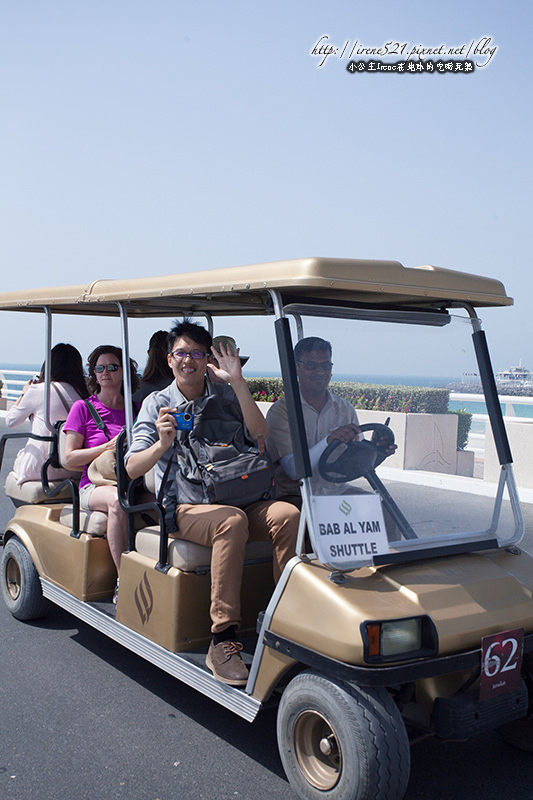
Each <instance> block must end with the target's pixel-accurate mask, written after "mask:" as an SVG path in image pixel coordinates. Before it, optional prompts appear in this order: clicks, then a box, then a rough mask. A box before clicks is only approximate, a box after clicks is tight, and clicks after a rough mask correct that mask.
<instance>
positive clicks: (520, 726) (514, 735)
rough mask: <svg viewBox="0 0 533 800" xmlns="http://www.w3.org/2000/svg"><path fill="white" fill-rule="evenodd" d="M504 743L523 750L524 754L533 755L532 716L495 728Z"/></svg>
mask: <svg viewBox="0 0 533 800" xmlns="http://www.w3.org/2000/svg"><path fill="white" fill-rule="evenodd" d="M496 730H497V731H498V733H499V735H500V736H501V738H502V739H503V741H504V742H506V743H507V744H510V745H511V747H515V748H516V749H517V750H523V751H524V752H525V753H533V716H529V717H524V718H523V719H515V720H513V722H507V723H506V724H505V725H501V726H500V727H499V728H496Z"/></svg>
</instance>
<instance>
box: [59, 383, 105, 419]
mask: <svg viewBox="0 0 533 800" xmlns="http://www.w3.org/2000/svg"><path fill="white" fill-rule="evenodd" d="M52 386H53V387H54V389H55V390H56V392H57V396H58V397H59V399H60V400H61V402H62V403H63V408H64V409H65V411H66V412H67V414H68V413H69V411H70V404H69V403H67V401H66V400H65V397H64V395H63V394H62V392H60V391H59V386H58V385H57V383H55V382H53V383H52ZM95 411H96V409H95Z"/></svg>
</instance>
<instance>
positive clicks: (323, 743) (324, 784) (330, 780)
mask: <svg viewBox="0 0 533 800" xmlns="http://www.w3.org/2000/svg"><path fill="white" fill-rule="evenodd" d="M294 751H295V755H296V758H297V759H298V763H299V765H300V769H301V770H302V773H303V774H304V775H305V778H306V780H307V781H308V782H309V783H310V784H311V785H312V786H314V787H315V788H316V789H319V790H320V791H323V792H325V791H328V790H331V789H333V787H334V786H336V784H337V783H338V782H339V779H340V776H341V773H342V754H341V752H340V750H339V746H338V742H337V736H336V733H335V731H334V729H333V728H332V726H331V725H330V724H329V722H328V720H327V719H326V717H324V716H323V715H322V714H320V713H319V712H318V711H303V712H302V713H301V714H299V716H298V717H297V719H296V720H295V724H294Z"/></svg>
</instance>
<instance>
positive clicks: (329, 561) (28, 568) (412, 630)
mask: <svg viewBox="0 0 533 800" xmlns="http://www.w3.org/2000/svg"><path fill="white" fill-rule="evenodd" d="M511 304H512V300H511V298H509V297H508V296H507V295H506V293H505V290H504V287H503V286H502V284H501V283H500V282H499V281H496V280H492V279H489V278H484V277H480V276H476V275H469V274H466V273H462V272H456V271H450V270H445V269H440V268H436V267H432V266H423V267H412V268H406V267H404V266H402V265H401V264H400V263H398V262H395V261H365V260H351V259H350V260H349V259H346V260H345V259H326V258H306V259H297V260H290V261H283V262H276V263H269V264H256V265H252V266H242V267H238V268H232V269H217V270H210V271H200V272H194V273H179V274H175V275H166V276H162V277H148V278H143V279H131V280H95V281H93V282H91V283H88V284H86V285H76V286H62V287H54V288H47V289H32V290H24V291H21V292H11V293H3V294H0V310H1V311H10V312H13V311H18V312H21V313H26V314H28V313H30V314H31V313H35V314H41V315H43V316H44V322H45V331H46V352H47V353H49V352H50V350H51V347H52V343H53V334H52V329H53V322H54V321H55V320H56V318H57V316H58V315H72V316H73V317H74V316H77V315H84V316H87V317H91V316H94V317H97V318H102V317H116V318H117V319H118V321H119V323H120V327H121V344H122V348H123V351H124V354H125V357H126V358H127V357H128V356H129V349H130V348H129V342H130V326H132V325H134V324H135V322H136V320H137V319H153V320H154V321H155V320H157V321H158V325H159V324H160V322H159V321H160V320H161V319H162V318H166V319H168V320H169V323H170V320H172V319H173V318H175V317H180V316H195V317H196V316H199V315H200V316H202V317H203V318H204V319H205V322H206V325H207V326H208V327H209V328H210V330H211V332H212V333H213V334H216V333H218V332H219V331H217V330H216V325H217V322H218V321H219V319H223V320H224V328H225V330H224V331H222V332H224V333H226V332H228V325H229V324H231V321H229V322H228V318H232V319H233V320H234V324H235V326H236V327H237V326H238V325H242V324H249V325H250V331H251V330H255V327H256V326H258V325H259V324H261V325H264V326H265V330H268V327H269V326H270V325H269V324H270V323H271V324H272V325H273V328H274V336H273V337H271V341H272V348H274V343H275V345H276V346H277V351H278V354H279V364H280V368H281V374H282V376H283V384H284V391H285V396H286V402H287V409H288V415H289V422H290V430H291V439H292V448H293V452H294V456H295V463H296V469H297V474H298V476H299V477H300V486H301V494H302V512H301V522H300V530H299V538H298V546H297V552H296V553H295V555H294V558H292V560H291V561H290V562H289V563H288V565H287V566H286V568H285V571H284V573H283V575H282V577H281V580H280V581H279V583H278V584H277V585H276V587H275V588H274V586H273V584H272V578H271V554H270V552H269V547H268V546H265V545H264V544H262V543H260V544H257V543H251V544H249V545H248V550H247V553H246V564H245V570H244V578H243V587H242V608H243V622H242V631H241V633H242V636H243V639H244V642H245V652H244V658H245V661H247V663H248V665H249V667H250V673H249V680H248V683H247V685H246V687H244V688H234V687H231V686H227V685H224V684H221V683H219V682H217V681H216V680H215V678H214V677H213V675H212V674H211V673H210V672H209V670H208V669H207V668H206V667H205V664H204V661H205V653H206V650H207V646H208V643H209V638H210V620H209V592H210V558H211V554H210V550H209V549H208V548H204V547H200V546H198V545H193V544H191V543H189V542H184V541H180V540H179V539H174V538H172V539H169V538H168V536H167V534H166V531H165V525H164V516H163V514H162V511H161V509H159V508H158V506H157V503H153V504H143V505H142V506H139V505H138V504H136V501H135V495H134V492H133V490H132V489H131V486H130V485H129V484H128V483H127V481H126V479H125V474H124V470H123V469H121V468H120V455H121V451H119V453H118V456H119V458H118V461H119V469H118V480H119V493H120V496H121V498H122V502H123V507H124V508H125V510H126V512H127V514H128V541H129V549H128V552H126V553H124V554H123V556H122V564H121V582H120V593H119V599H118V605H117V607H116V612H115V606H114V605H113V604H112V602H111V594H112V590H113V586H114V583H115V577H116V576H115V570H114V567H113V563H112V560H111V557H110V555H109V551H108V548H107V544H106V541H105V530H106V518H105V515H103V514H100V513H86V512H80V508H79V502H78V495H77V481H76V477H75V476H73V477H71V478H69V479H66V480H65V481H62V482H60V483H55V484H54V483H52V482H49V481H48V478H47V468H48V466H49V465H50V464H52V465H54V466H59V465H61V463H62V462H61V458H62V448H61V434H60V432H59V429H58V428H56V427H55V426H54V424H53V421H50V422H49V430H50V437H49V439H50V443H51V450H50V457H49V459H48V461H47V462H46V463H45V464H44V465H43V469H42V479H41V481H40V482H36V483H31V485H30V484H27V485H26V484H23V485H22V486H20V487H17V486H16V485H15V484H14V481H13V476H10V475H8V476H7V480H6V493H7V494H8V495H9V496H10V497H11V498H12V499H13V502H14V504H15V506H16V509H15V512H14V516H13V517H12V519H10V520H9V522H8V524H7V526H6V528H5V532H4V533H3V555H2V561H1V573H0V583H1V590H2V594H3V597H4V600H5V602H6V604H7V606H8V608H9V610H10V611H11V613H12V614H13V615H14V616H15V617H17V618H19V619H22V620H27V619H32V618H35V617H38V616H40V615H42V614H44V613H45V612H46V608H47V606H48V605H49V604H50V602H52V603H54V604H57V605H58V606H61V607H62V608H64V609H67V610H68V611H69V612H70V613H72V614H74V615H75V616H77V617H79V618H80V619H82V620H84V621H85V622H87V623H88V624H90V625H92V626H94V627H95V628H97V629H99V630H100V631H101V632H102V633H103V634H105V635H107V636H109V637H111V638H112V639H115V640H116V641H118V642H120V643H122V644H123V645H124V646H125V647H128V648H130V649H131V650H132V651H134V652H136V653H137V654H139V655H141V656H142V657H143V658H145V659H147V660H148V661H150V662H152V663H153V664H156V665H157V666H158V667H160V668H161V669H162V670H164V671H166V672H167V673H169V674H170V675H172V676H174V677H175V678H177V679H178V680H180V681H183V682H184V683H186V684H188V685H189V686H191V687H193V688H194V689H195V690H197V691H199V692H202V693H204V694H206V695H207V696H209V697H210V698H212V699H213V700H214V701H216V702H218V703H220V704H221V705H223V706H225V707H226V708H228V709H230V710H232V711H234V712H235V713H236V714H238V715H240V716H241V717H243V718H244V719H246V720H248V721H250V722H251V721H253V720H254V719H255V717H256V716H257V714H258V713H259V712H260V710H261V708H262V707H263V705H264V704H265V703H266V702H267V701H268V702H273V701H275V702H276V703H277V704H278V726H277V727H278V746H279V751H280V755H281V759H282V762H283V765H284V767H285V770H286V773H287V776H288V778H289V781H290V782H291V784H292V786H293V787H294V790H295V791H296V793H297V794H298V795H299V796H300V797H302V798H312V799H313V800H318V798H321V799H323V798H329V800H340V799H341V798H342V799H343V800H350V799H351V800H354V799H355V798H358V800H371V799H373V798H381V800H400V798H401V797H402V796H403V794H404V792H405V788H406V785H407V782H408V778H409V763H410V757H409V753H410V749H409V740H410V737H411V736H412V735H419V734H420V732H423V733H425V734H427V735H431V734H433V735H436V736H440V737H444V738H449V737H453V738H466V737H469V736H473V735H475V734H476V733H478V732H479V731H480V730H483V729H486V728H499V729H501V730H502V732H503V734H504V735H506V736H507V737H508V738H510V739H511V738H513V739H515V740H516V732H517V730H518V727H517V725H516V724H515V721H516V720H520V721H521V726H520V730H522V731H524V730H525V733H523V735H522V739H521V740H520V741H519V742H518V743H519V745H520V746H524V747H525V748H526V749H527V748H528V747H530V746H531V747H533V741H529V729H528V728H527V726H526V728H525V729H524V724H523V720H524V719H527V714H528V707H529V702H530V698H529V696H528V685H531V680H530V678H529V675H528V669H529V667H530V665H531V663H530V662H531V657H530V653H531V652H532V651H533V611H532V609H533V605H532V602H531V598H532V592H533V559H532V558H531V557H530V556H529V555H528V554H526V553H525V552H523V551H521V549H520V548H519V546H518V545H519V543H520V540H521V539H522V537H523V534H524V523H523V518H522V513H521V510H520V504H519V499H518V494H517V490H516V487H515V482H514V478H513V470H512V457H511V453H510V449H509V445H508V441H507V436H506V432H505V428H504V424H503V419H502V415H501V410H500V406H499V403H498V397H497V392H496V386H495V382H494V376H493V372H492V368H491V363H490V358H489V353H488V348H487V344H486V340H485V335H484V332H483V330H482V327H481V321H480V319H479V317H478V313H477V310H478V309H482V308H483V307H490V306H494V307H498V306H500V307H504V306H508V305H511ZM154 324H155V322H154ZM251 326H254V328H252V327H251ZM230 332H233V331H230ZM309 334H318V335H321V336H324V337H325V338H326V339H331V340H332V341H333V348H334V360H335V362H336V363H337V362H338V361H339V362H341V364H342V365H343V366H344V368H343V369H342V371H343V372H345V373H349V374H351V375H357V374H358V372H360V371H364V370H361V364H362V363H364V364H372V366H374V367H375V369H376V371H377V372H378V373H384V372H389V373H391V372H394V371H398V372H399V371H400V367H404V366H405V367H408V368H409V369H411V371H412V372H413V373H415V369H417V368H419V367H420V370H422V364H423V363H425V362H427V366H426V367H424V372H422V371H420V373H416V374H425V375H433V374H438V373H437V370H438V362H439V359H441V358H444V360H446V359H448V364H447V367H446V368H448V369H449V359H450V357H451V356H450V353H451V352H452V351H453V352H456V353H457V359H458V360H457V362H456V363H455V364H454V369H459V367H460V365H462V363H463V362H462V360H461V359H466V358H472V359H473V358H474V355H472V356H470V355H468V356H466V355H465V353H467V352H468V354H470V352H472V353H473V354H475V362H474V363H475V364H477V366H476V369H477V370H479V374H480V376H481V381H482V384H483V389H484V391H485V396H486V403H487V410H488V414H489V417H490V425H491V432H492V434H489V435H492V436H493V437H494V441H495V446H496V450H497V453H498V457H499V461H500V464H501V473H500V479H499V483H498V485H497V486H495V491H494V496H493V497H492V498H491V499H490V500H489V499H487V498H475V497H473V496H472V494H467V493H461V492H459V491H458V490H457V486H459V484H458V483H457V484H454V481H457V480H458V479H457V476H456V475H455V474H454V470H455V461H454V458H455V457H454V456H452V455H446V453H449V452H450V441H449V438H450V437H449V435H448V434H447V433H446V431H447V430H448V427H447V425H448V422H449V419H448V416H449V415H447V414H437V415H431V414H409V411H408V409H407V410H406V411H404V412H401V413H397V414H392V415H391V414H389V413H388V411H381V406H382V405H383V403H379V402H377V401H375V402H374V404H373V407H372V408H371V409H370V410H367V411H361V412H360V419H361V420H362V421H363V422H367V424H369V426H370V428H375V427H376V425H377V426H378V427H379V426H381V428H382V427H383V426H386V427H387V428H390V430H392V432H393V433H394V432H396V433H397V434H398V433H399V432H400V431H401V432H402V440H401V442H400V441H399V438H398V437H397V441H398V449H397V451H396V453H395V454H394V455H393V456H392V457H390V458H389V459H388V460H385V461H384V462H383V464H382V465H380V466H377V464H378V461H379V460H378V461H376V459H375V458H372V457H370V456H372V454H373V453H374V450H375V443H373V442H372V440H370V439H367V440H366V441H365V442H360V443H358V444H356V445H350V446H348V445H343V446H341V447H340V448H339V447H333V448H328V450H327V451H326V453H325V454H324V456H323V458H322V459H321V463H320V466H319V469H320V472H321V475H322V476H323V477H324V478H325V480H326V481H327V482H329V485H330V486H331V487H332V488H331V489H330V491H329V493H327V494H317V493H316V492H314V491H313V482H312V469H311V464H310V459H309V450H308V446H307V441H306V434H305V426H304V422H303V415H302V405H301V397H300V393H299V389H298V380H297V375H296V366H295V363H294V357H293V344H294V341H295V340H296V339H300V338H302V337H303V336H306V335H309ZM465 334H466V335H465ZM248 342H250V347H251V346H252V344H253V338H252V336H250V337H249V338H247V345H246V346H247V347H248ZM465 342H466V344H465ZM472 343H473V350H472ZM262 346H265V345H264V344H262ZM453 348H456V350H455V351H454V350H453ZM251 355H252V358H251V361H250V366H251V365H252V364H253V353H252V354H251ZM411 365H412V366H411ZM415 365H416V367H415ZM468 365H469V362H468ZM387 367H388V368H387ZM366 371H367V372H369V371H370V370H369V369H366ZM124 376H125V382H126V385H125V392H126V394H129V393H130V390H131V387H130V386H129V385H128V382H129V371H128V370H124ZM46 379H47V380H48V374H47V376H46ZM387 391H389V392H390V390H387V388H386V387H383V397H384V396H385V394H386V393H387ZM130 409H131V406H130V404H129V403H126V418H127V426H126V431H125V433H124V436H123V437H122V438H123V439H125V440H126V441H125V442H122V444H123V445H126V444H127V441H128V439H129V437H130V434H131V425H132V419H131V410H130ZM369 415H370V416H369ZM372 415H374V416H372ZM387 416H391V417H392V422H390V423H389V422H388V420H387ZM417 416H418V417H421V418H423V419H422V420H414V419H410V417H413V418H414V417H417ZM444 417H446V419H444ZM420 421H421V422H423V423H424V424H426V423H427V425H429V429H428V430H430V433H429V434H428V436H429V438H428V436H426V438H427V439H428V442H429V444H428V446H427V448H426V452H425V454H424V453H423V454H422V455H421V456H420V458H419V460H418V462H417V461H416V458H415V460H414V461H412V462H409V463H407V462H406V461H405V458H406V453H407V450H408V449H409V447H411V449H412V444H413V439H414V440H416V441H415V443H416V444H417V446H418V445H420V442H421V441H422V439H423V438H424V436H423V435H420V436H419V435H412V434H411V435H410V434H409V430H410V429H411V428H413V426H414V424H415V422H417V423H418V422H420ZM413 430H414V428H413ZM9 436H10V434H8V435H7V436H6V437H4V438H3V440H2V442H1V444H0V455H1V456H3V454H4V448H5V444H6V441H7V439H8V438H9ZM456 450H457V448H456V442H455V441H453V442H452V445H451V452H452V453H456ZM401 458H404V461H403V462H401V461H399V459H401ZM380 460H382V459H380ZM452 461H453V463H452ZM437 478H438V480H437ZM445 479H446V480H445ZM465 480H466V481H468V480H469V479H468V478H463V479H462V481H463V482H464V481H465ZM450 483H451V484H452V485H451V488H450V485H449V484H450ZM336 487H338V489H336ZM341 487H342V488H341ZM346 487H348V489H346ZM454 487H455V488H454ZM352 488H353V491H351V489H352ZM440 489H442V491H439V490H440ZM478 501H479V502H478ZM147 514H148V517H147V516H146V515H147ZM392 528H393V529H394V532H393V531H392Z"/></svg>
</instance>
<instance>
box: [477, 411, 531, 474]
mask: <svg viewBox="0 0 533 800" xmlns="http://www.w3.org/2000/svg"><path fill="white" fill-rule="evenodd" d="M505 428H506V430H507V436H508V438H509V444H510V446H511V453H512V456H513V471H514V474H515V479H516V484H517V486H523V487H524V488H526V489H533V422H532V421H528V420H521V421H518V419H517V421H516V422H515V421H512V422H511V421H507V422H506V425H505ZM499 476H500V462H499V460H498V456H497V454H496V445H495V444H494V439H493V436H492V431H491V429H490V425H489V424H488V423H487V425H486V428H485V463H484V471H483V480H485V481H490V482H494V483H495V482H496V481H497V480H498V478H499Z"/></svg>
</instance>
